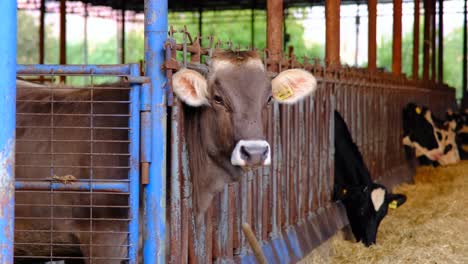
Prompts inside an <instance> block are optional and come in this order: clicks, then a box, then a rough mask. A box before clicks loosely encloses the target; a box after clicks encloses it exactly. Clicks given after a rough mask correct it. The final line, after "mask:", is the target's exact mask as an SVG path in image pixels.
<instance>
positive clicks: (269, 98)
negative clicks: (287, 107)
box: [267, 96, 273, 104]
mask: <svg viewBox="0 0 468 264" xmlns="http://www.w3.org/2000/svg"><path fill="white" fill-rule="evenodd" d="M271 102H273V96H270V97H268V101H267V104H271Z"/></svg>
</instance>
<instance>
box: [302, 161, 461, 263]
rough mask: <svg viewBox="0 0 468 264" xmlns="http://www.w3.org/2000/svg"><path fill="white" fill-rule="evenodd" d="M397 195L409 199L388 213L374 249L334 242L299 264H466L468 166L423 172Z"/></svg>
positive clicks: (421, 169) (320, 248)
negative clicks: (413, 182) (401, 194)
mask: <svg viewBox="0 0 468 264" xmlns="http://www.w3.org/2000/svg"><path fill="white" fill-rule="evenodd" d="M394 192H399V193H404V194H406V195H407V197H408V200H407V202H406V203H405V204H404V205H403V206H402V207H400V208H398V209H395V210H389V214H388V215H387V217H386V218H384V220H383V221H382V223H381V225H380V228H379V233H378V235H377V245H375V246H372V247H370V248H366V247H364V246H363V245H362V244H361V243H354V242H350V241H346V240H343V239H342V236H339V235H337V236H335V237H333V238H331V239H330V240H329V241H328V242H327V243H324V244H323V245H322V246H321V247H319V248H318V249H317V250H315V251H314V252H312V253H311V254H310V255H309V256H308V257H306V258H305V259H303V260H302V261H301V263H303V264H308V263H392V264H395V263H468V161H464V162H461V163H459V164H457V165H453V166H449V167H444V168H442V167H439V168H431V167H421V168H418V170H417V174H416V176H415V184H402V185H401V186H398V187H397V188H395V190H394Z"/></svg>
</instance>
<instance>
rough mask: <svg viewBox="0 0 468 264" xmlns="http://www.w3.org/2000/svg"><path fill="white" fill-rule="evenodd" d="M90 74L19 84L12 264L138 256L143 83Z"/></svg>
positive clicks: (111, 260) (107, 260)
mask: <svg viewBox="0 0 468 264" xmlns="http://www.w3.org/2000/svg"><path fill="white" fill-rule="evenodd" d="M123 68H124V69H128V67H123ZM121 74H122V75H124V74H126V73H125V71H122V73H121ZM90 79H91V84H90V85H89V86H86V87H64V86H63V85H35V84H31V83H26V82H22V83H19V84H18V88H17V125H16V135H17V147H16V190H17V191H16V205H15V206H16V207H15V210H16V217H15V263H40V262H41V261H42V262H46V261H53V260H66V263H129V262H130V263H135V259H136V253H135V252H136V248H137V247H138V240H137V238H138V228H136V229H135V227H137V224H138V218H137V217H138V213H137V212H138V147H139V141H138V136H139V117H138V116H139V111H138V101H137V100H138V99H137V98H138V87H139V86H138V85H132V86H130V85H128V84H124V83H121V82H119V83H108V84H102V85H96V84H95V83H96V82H97V81H98V79H99V77H97V76H96V77H91V78H90ZM135 186H136V187H137V188H135ZM135 230H136V234H135ZM131 231H132V232H131Z"/></svg>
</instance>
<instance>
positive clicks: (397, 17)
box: [392, 0, 402, 75]
mask: <svg viewBox="0 0 468 264" xmlns="http://www.w3.org/2000/svg"><path fill="white" fill-rule="evenodd" d="M401 5H402V0H393V43H392V72H393V74H395V75H400V74H401V27H402V25H401V14H402V6H401Z"/></svg>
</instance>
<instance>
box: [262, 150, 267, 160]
mask: <svg viewBox="0 0 468 264" xmlns="http://www.w3.org/2000/svg"><path fill="white" fill-rule="evenodd" d="M268 152H269V149H268V147H265V150H264V151H263V157H262V158H263V160H266V159H267V158H268Z"/></svg>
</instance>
